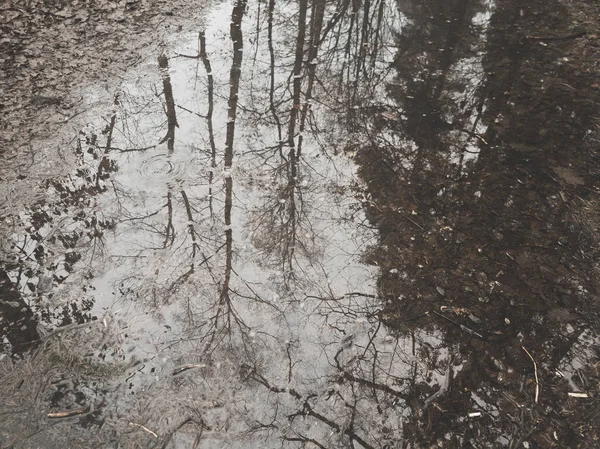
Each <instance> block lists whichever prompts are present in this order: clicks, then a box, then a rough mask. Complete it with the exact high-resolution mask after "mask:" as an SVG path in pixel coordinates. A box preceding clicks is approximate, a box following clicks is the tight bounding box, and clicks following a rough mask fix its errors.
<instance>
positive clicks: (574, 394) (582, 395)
mask: <svg viewBox="0 0 600 449" xmlns="http://www.w3.org/2000/svg"><path fill="white" fill-rule="evenodd" d="M569 396H570V397H572V398H589V397H590V395H589V394H587V393H577V392H572V391H569Z"/></svg>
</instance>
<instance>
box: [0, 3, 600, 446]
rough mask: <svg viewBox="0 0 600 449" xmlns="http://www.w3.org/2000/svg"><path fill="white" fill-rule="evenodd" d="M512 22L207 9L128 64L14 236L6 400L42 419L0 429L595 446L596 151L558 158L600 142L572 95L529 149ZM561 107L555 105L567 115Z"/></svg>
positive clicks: (288, 8) (7, 274) (441, 11)
mask: <svg viewBox="0 0 600 449" xmlns="http://www.w3.org/2000/svg"><path fill="white" fill-rule="evenodd" d="M504 6H506V5H504ZM510 7H511V8H512V9H511V11H512V12H513V13H515V14H516V15H515V17H524V16H526V18H524V19H523V20H524V21H525V20H531V19H530V16H529V15H526V14H525V13H521V12H519V11H522V10H520V9H519V8H517V9H515V7H514V6H512V5H511V6H510ZM504 14H507V10H506V9H505V8H504V9H503V8H499V7H498V5H497V4H496V3H495V2H492V1H475V2H473V1H471V2H468V1H456V2H451V3H443V4H440V2H433V1H432V2H420V3H418V4H417V3H414V2H404V1H399V2H397V3H387V2H385V1H383V0H376V1H373V0H371V1H366V2H364V3H362V4H359V3H358V2H341V3H340V4H338V5H334V4H329V3H325V2H314V3H309V2H308V1H307V0H300V2H299V3H298V4H293V5H292V4H279V3H276V2H274V1H273V0H271V1H268V2H262V1H259V2H254V1H249V2H246V1H243V0H238V1H236V2H234V3H231V2H224V3H215V4H214V5H213V6H212V7H211V9H210V11H209V12H208V13H207V15H206V18H205V21H204V23H206V26H204V27H202V28H201V29H199V30H198V33H184V34H183V33H182V34H181V35H179V36H177V38H173V39H172V40H171V41H169V42H168V43H166V44H164V45H162V46H160V51H159V52H158V53H156V54H154V55H152V56H150V57H148V59H147V60H145V61H144V62H142V63H141V64H140V66H139V68H137V69H135V68H134V69H132V70H131V71H129V72H128V73H126V74H125V76H124V77H123V81H122V83H121V84H120V85H119V87H118V89H117V90H116V91H115V93H114V102H113V105H112V106H111V107H110V108H104V109H102V110H100V109H101V108H99V110H98V114H97V119H96V121H94V122H92V123H89V124H88V126H87V127H85V128H84V129H81V130H78V133H77V138H76V139H75V140H74V141H73V145H72V146H71V147H70V148H68V149H65V150H64V151H70V152H71V153H72V154H73V158H74V160H75V163H74V169H73V170H72V172H71V173H70V174H69V175H68V176H59V177H46V178H44V180H43V181H42V182H43V183H44V186H45V187H46V191H47V195H46V197H45V198H44V199H42V200H40V201H39V202H38V203H37V204H36V205H35V207H32V208H29V209H26V210H20V211H18V212H15V214H14V216H11V217H9V218H7V220H12V223H13V224H14V229H15V231H14V234H13V235H11V236H9V237H8V238H9V239H10V241H11V242H12V249H13V252H12V254H11V258H10V259H9V261H8V263H7V264H6V265H5V268H2V269H1V270H0V285H1V288H2V293H3V298H2V303H1V309H0V311H1V314H2V322H1V323H2V328H1V329H2V336H3V339H4V341H3V345H4V351H5V353H6V354H10V355H11V356H12V360H11V357H10V356H5V357H4V359H3V360H2V361H1V363H2V365H0V366H1V367H2V370H3V371H2V372H3V377H5V379H6V381H5V382H4V383H5V385H6V387H5V389H4V390H3V392H2V395H3V396H6V397H8V398H11V399H10V401H12V402H10V403H12V404H21V405H23V404H24V405H23V407H22V410H25V411H19V412H15V413H14V414H13V415H11V417H10V419H9V420H7V421H6V423H7V424H6V425H5V428H6V429H7V430H4V429H2V430H3V433H0V437H2V438H7V435H8V436H14V437H13V438H15V440H16V441H17V442H16V443H15V444H16V445H15V447H28V445H31V444H34V443H35V442H38V441H43V439H44V438H49V437H51V438H52V439H53V441H55V443H56V447H59V446H60V445H63V446H64V444H67V445H68V444H71V442H72V441H75V439H83V441H89V442H90V444H92V441H93V439H94V438H96V437H93V436H92V435H99V436H98V437H97V438H100V439H101V440H102V441H103V442H104V443H108V444H109V446H110V447H113V446H114V447H121V446H122V445H138V446H140V447H162V448H167V447H173V448H175V447H190V446H191V447H194V448H202V447H206V448H208V447H211V448H214V447H281V446H282V445H286V446H287V445H289V446H290V447H364V448H375V447H378V448H379V447H381V448H383V447H402V448H408V447H411V448H412V447H433V446H431V445H437V446H439V447H511V448H516V447H544V448H545V447H553V445H555V444H559V443H557V442H562V443H561V444H563V447H570V446H567V445H568V444H571V442H575V441H577V442H578V443H577V444H579V443H581V442H584V441H587V440H586V438H591V437H592V435H593V434H594V431H593V429H592V428H591V427H590V428H583V427H582V425H583V424H582V423H585V422H588V421H592V420H593V419H597V417H595V418H594V416H596V415H597V413H596V415H592V414H593V413H594V407H597V404H596V399H595V396H594V395H596V394H597V392H598V388H599V387H598V385H600V384H598V372H597V357H598V354H597V349H596V348H597V347H598V346H597V345H598V339H597V328H596V327H595V325H594V324H593V322H592V319H591V318H590V317H593V316H597V315H594V314H597V305H595V302H594V301H595V299H594V298H595V295H596V292H597V290H596V289H597V285H596V282H597V281H596V273H595V272H594V269H595V267H594V266H593V263H592V260H593V257H594V254H595V252H594V251H596V250H595V249H590V250H589V251H588V250H587V249H585V248H584V247H583V246H582V243H581V242H582V241H583V240H582V239H588V240H587V241H588V242H591V243H590V245H591V247H590V248H597V247H598V246H597V241H595V240H594V238H593V233H591V232H590V223H593V216H594V215H593V214H594V212H593V211H594V204H597V203H595V202H594V201H597V200H596V199H595V198H594V197H593V196H591V194H590V192H593V181H592V178H591V175H590V173H589V172H586V168H585V167H586V164H587V163H588V162H587V161H588V159H589V157H591V153H590V152H589V151H588V152H586V153H585V154H583V153H584V152H582V154H581V155H579V156H578V157H576V156H573V155H571V156H569V157H568V159H566V160H563V159H561V157H562V156H563V153H562V152H564V150H560V149H557V148H556V147H555V146H552V145H551V142H557V141H559V140H557V139H562V140H560V142H565V143H566V142H569V141H573V140H574V141H577V139H578V138H579V137H581V139H583V138H584V136H589V133H588V128H589V126H590V125H589V123H588V122H586V123H582V122H581V120H580V119H579V118H578V117H579V115H581V114H583V112H585V109H582V108H584V106H580V105H581V104H582V103H578V102H577V101H574V102H573V101H572V99H570V98H567V97H565V98H564V99H561V101H563V100H564V101H563V108H564V109H565V111H569V112H568V114H570V115H567V116H569V117H571V119H570V121H568V120H567V122H568V123H566V124H564V129H566V130H567V131H568V132H569V133H570V135H572V136H574V137H573V138H569V137H562V138H561V137H558V136H557V135H554V134H553V132H552V131H549V130H547V131H546V134H543V133H542V132H541V131H542V130H541V129H540V133H539V134H538V135H537V136H536V137H535V138H534V137H531V136H530V137H527V136H521V135H516V134H515V133H514V129H520V127H521V126H525V125H523V124H522V123H523V122H525V121H526V119H524V118H523V116H522V113H521V112H519V110H517V109H518V108H522V109H523V110H525V109H526V108H528V107H529V108H530V109H531V110H533V111H535V106H531V103H532V100H531V99H530V98H528V97H526V94H524V93H523V92H524V90H523V86H520V85H517V83H518V81H515V80H516V79H518V76H521V79H522V80H523V79H525V80H529V78H530V77H531V73H532V71H533V69H531V68H528V64H529V65H531V66H535V65H536V64H537V66H536V67H545V64H548V61H547V57H546V56H542V57H538V56H536V54H535V53H532V52H531V50H530V49H529V48H528V47H527V48H525V49H521V48H520V47H519V50H518V51H517V50H515V48H513V47H510V45H513V46H517V43H516V42H513V41H510V42H509V44H507V45H508V48H505V47H502V46H500V45H499V44H498V40H501V39H502V38H504V37H505V34H503V33H505V32H506V31H499V29H500V28H501V26H502V24H503V23H504V22H506V20H507V19H506V18H505V17H504ZM185 29H188V28H187V27H186V28H185ZM536 58H537V59H536ZM564 76H565V77H567V78H568V76H570V75H569V74H568V73H567V74H565V75H564ZM502 89H504V91H503V93H502V98H505V97H506V98H508V99H507V100H506V101H504V102H502V103H501V100H500V99H499V98H500V94H499V92H500V91H501V90H502ZM511 95H512V97H511ZM544 95H546V94H544ZM544 95H541V98H542V103H541V104H542V106H540V110H541V111H542V112H543V113H544V114H546V115H547V116H548V117H550V116H552V114H559V115H560V117H558V118H557V117H554V116H552V117H553V118H554V119H556V120H558V119H560V120H563V121H564V120H566V118H565V116H563V115H562V114H563V113H562V112H556V109H555V108H552V107H551V106H548V105H547V102H548V101H549V100H547V99H546V97H544ZM509 97H510V98H509ZM506 98H505V99H506ZM511 98H514V100H512V99H511ZM552 98H554V97H552ZM513 101H514V103H511V102H513ZM544 101H546V103H544ZM531 110H530V111H529V112H530V113H531ZM564 114H567V112H565V113H564ZM529 117H530V119H528V120H529V121H528V122H527V126H530V127H534V126H536V125H537V118H536V117H537V116H536V115H535V114H530V115H529ZM574 117H577V118H574ZM582 120H583V119H582ZM538 129H539V127H538ZM528 139H529V140H528ZM552 139H554V140H552ZM525 147H527V149H525V150H524V148H525ZM534 147H535V148H534ZM561 151H562V152H561ZM544 158H546V159H544ZM567 162H569V164H570V165H569V166H568V167H567V166H565V165H564V164H565V163H567ZM588 166H589V165H588ZM557 173H558V175H556V174H557ZM561 173H568V174H569V176H568V178H569V179H576V180H577V183H568V185H565V184H564V183H561V182H560V181H559V180H557V179H555V178H554V176H555V175H556V176H559V177H560V179H563V178H564V179H566V175H565V176H562V175H561ZM565 182H566V181H565ZM569 204H571V205H572V206H570V207H569ZM576 205H577V208H576V207H575V206H576ZM583 206H585V207H583ZM580 208H582V209H581V210H582V211H584V212H585V211H587V212H585V213H584V212H579V209H580ZM565 216H568V217H569V218H568V219H567V218H564V217H565ZM590 217H592V218H590ZM586 220H587V221H586ZM582 236H583V237H582ZM540 388H541V392H540ZM576 390H577V391H578V392H580V393H581V392H582V391H583V392H585V393H586V394H589V396H588V397H586V398H584V399H583V402H582V403H583V404H584V406H585V407H583V408H582V409H581V410H579V411H576V410H575V407H576V406H577V404H576V403H575V402H573V401H575V399H572V398H571V397H570V396H568V394H567V393H568V392H574V391H576ZM34 391H38V393H37V394H34V393H32V392H34ZM34 397H35V399H32V398H34ZM32 401H33V402H35V403H36V404H37V406H36V407H33V406H32V405H31V404H32ZM7 403H8V402H7ZM595 404H596V405H595ZM15 410H16V409H15ZM30 422H33V423H35V426H34V429H33V430H32V431H28V432H25V433H23V432H24V431H23V428H24V427H23V426H24V425H25V423H30ZM556 422H559V423H560V426H558V427H556V426H555V427H552V426H553V425H554V424H552V423H556ZM532 426H533V427H532ZM1 428H2V427H0V429H1ZM67 429H71V430H67ZM0 441H2V440H0ZM7 441H11V440H10V438H8V439H7ZM78 441H80V440H78ZM2 443H4V442H3V441H2ZM525 443H527V445H525ZM574 444H575V443H574ZM582 444H583V443H582ZM53 447H54V446H53ZM61 447H62V446H61ZM573 447H576V446H573ZM582 447H583V446H582Z"/></svg>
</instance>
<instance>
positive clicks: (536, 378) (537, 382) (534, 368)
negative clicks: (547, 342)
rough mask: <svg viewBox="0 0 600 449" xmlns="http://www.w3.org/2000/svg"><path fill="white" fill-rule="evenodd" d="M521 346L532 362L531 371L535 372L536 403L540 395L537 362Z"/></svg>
mask: <svg viewBox="0 0 600 449" xmlns="http://www.w3.org/2000/svg"><path fill="white" fill-rule="evenodd" d="M521 347H522V348H523V351H525V352H526V353H527V355H528V356H529V358H530V359H531V361H532V362H533V372H534V374H535V403H536V404H537V402H538V399H539V397H540V381H539V379H538V372H537V363H535V360H534V359H533V357H532V355H531V354H530V353H529V351H528V350H527V349H526V348H525V346H521Z"/></svg>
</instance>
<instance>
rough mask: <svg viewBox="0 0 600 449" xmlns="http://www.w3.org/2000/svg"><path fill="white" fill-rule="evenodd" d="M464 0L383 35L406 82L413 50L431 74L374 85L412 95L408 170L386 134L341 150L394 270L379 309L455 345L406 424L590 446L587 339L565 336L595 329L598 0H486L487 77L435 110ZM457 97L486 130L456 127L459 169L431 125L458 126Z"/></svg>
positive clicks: (592, 403) (458, 50) (451, 436)
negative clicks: (367, 198)
mask: <svg viewBox="0 0 600 449" xmlns="http://www.w3.org/2000/svg"><path fill="white" fill-rule="evenodd" d="M469 4H470V2H468V1H460V0H459V1H453V2H447V3H444V4H443V6H442V8H441V10H440V8H439V6H440V4H439V2H427V1H426V2H419V4H418V5H416V6H415V7H414V9H413V10H412V15H410V17H411V19H413V20H414V28H411V31H410V32H409V33H407V34H405V35H404V36H403V37H401V38H400V39H399V46H400V51H399V56H398V62H397V64H398V72H399V73H400V74H401V75H400V76H401V77H405V78H404V79H405V80H406V82H407V83H408V85H409V86H410V85H411V83H412V80H413V79H414V78H417V77H418V76H420V75H421V74H422V73H423V72H422V71H421V70H422V69H423V67H421V66H419V64H414V65H413V64H411V63H410V62H411V60H410V58H411V54H413V53H412V52H414V54H418V51H415V48H419V51H423V50H424V51H425V52H426V53H427V54H428V55H429V56H430V59H429V66H428V67H426V69H427V72H426V73H437V76H430V77H428V78H426V80H425V81H424V82H419V83H413V85H412V87H411V88H410V89H409V90H408V92H403V91H397V90H395V89H394V88H390V91H389V92H390V95H392V96H398V97H400V96H403V97H402V99H403V100H407V101H409V102H411V107H410V109H408V111H409V112H408V113H407V115H408V119H407V121H406V123H405V124H404V128H403V129H402V132H403V133H404V134H405V135H406V136H407V137H408V138H410V139H412V140H413V141H415V142H416V143H417V145H418V147H419V150H418V151H419V153H418V155H417V156H416V158H415V162H414V166H413V167H412V170H406V171H405V172H403V173H401V174H400V175H399V173H398V171H397V169H395V166H394V165H393V164H390V163H389V161H390V159H391V158H393V155H391V154H389V153H388V152H387V151H389V150H387V149H379V148H376V147H375V148H366V149H363V150H362V151H360V150H359V151H360V152H359V156H358V160H359V163H360V165H361V173H362V176H363V178H364V179H365V180H367V181H368V184H369V186H370V189H369V193H370V195H371V196H372V198H373V201H374V203H376V204H377V205H378V207H371V208H370V209H369V210H370V217H371V221H372V222H373V223H375V224H377V226H378V228H379V230H380V232H381V235H382V243H383V244H384V247H383V248H380V249H378V250H376V251H375V252H374V254H372V261H373V262H374V263H377V264H378V265H379V266H381V267H384V268H392V267H394V268H396V269H397V270H399V272H400V273H406V275H405V276H400V277H399V276H398V275H397V274H395V272H389V270H388V274H386V275H384V276H382V277H381V278H380V280H379V289H380V293H381V295H382V296H383V297H386V298H389V300H390V302H389V305H388V307H387V308H386V310H385V311H384V312H383V313H384V320H385V322H386V323H387V324H388V325H389V326H392V327H395V328H397V329H398V332H401V333H404V332H409V331H410V329H414V328H415V327H421V326H436V327H438V328H439V327H441V328H443V329H444V332H445V335H446V337H445V338H446V344H447V346H448V348H449V350H450V351H451V352H453V353H455V359H454V362H453V364H454V365H455V370H456V371H457V372H456V374H454V375H453V376H452V378H451V380H450V382H449V387H448V392H447V394H445V395H443V396H441V398H440V399H439V400H438V402H437V403H436V404H429V405H428V406H427V407H425V408H421V406H422V405H423V400H424V399H425V398H427V397H428V396H429V395H430V394H431V392H428V391H426V390H425V388H426V386H425V385H422V386H417V387H416V391H415V401H414V402H415V406H414V407H415V408H416V409H418V410H420V411H421V416H422V418H419V419H414V420H413V421H412V422H410V423H409V424H408V425H407V426H406V431H407V432H409V433H410V434H412V435H413V437H414V440H415V442H416V443H417V444H419V445H423V446H422V447H430V446H429V445H431V444H433V443H435V442H436V441H441V442H444V443H443V444H442V446H443V447H457V448H458V447H496V446H499V447H505V444H506V445H507V446H508V447H511V448H516V447H539V448H550V447H573V448H576V447H582V448H583V447H586V448H593V447H599V445H600V440H599V438H600V432H599V430H598V429H600V402H599V401H600V371H599V369H600V360H599V357H600V351H599V349H600V348H598V347H597V346H595V347H592V348H589V347H586V345H582V344H581V342H580V341H579V339H580V337H581V336H582V335H583V334H589V336H598V332H599V331H600V300H599V297H598V293H599V292H600V291H599V286H600V284H599V280H600V278H599V274H600V272H599V271H598V268H599V267H598V256H599V255H600V253H599V250H600V239H599V237H598V233H597V232H596V230H597V220H598V210H599V209H598V207H599V204H600V203H599V200H598V192H599V190H598V189H599V187H600V183H599V181H600V180H599V175H600V165H599V160H600V159H599V158H600V145H598V142H599V140H598V138H599V136H600V114H599V109H598V105H599V104H600V89H599V86H598V73H599V70H598V69H599V60H600V40H599V38H598V33H599V32H600V28H599V23H598V17H600V5H598V3H597V2H591V1H590V2H585V1H575V2H568V3H566V2H557V1H550V2H548V1H532V2H526V4H524V3H523V2H516V1H510V0H507V1H499V2H498V3H497V6H496V12H495V13H494V15H493V16H492V20H491V27H490V30H489V31H488V36H487V43H486V44H485V52H486V55H485V57H484V59H483V67H484V70H485V72H486V73H487V80H486V81H485V82H484V83H483V84H482V85H480V86H479V87H478V91H477V98H475V99H471V100H470V101H471V103H467V104H466V105H465V104H463V105H461V106H463V110H462V111H459V112H458V113H456V115H455V117H456V118H455V121H454V123H452V124H449V123H447V122H446V121H445V120H443V119H442V117H441V112H440V111H447V110H451V109H452V108H453V107H454V105H453V103H451V99H449V98H448V97H447V96H445V95H444V91H445V90H446V89H448V88H452V86H451V85H449V82H448V81H447V80H446V77H447V71H448V68H449V66H450V63H451V62H452V61H454V60H455V59H458V58H461V57H465V56H466V54H465V52H466V51H468V49H469V42H470V41H472V40H473V39H477V36H476V35H474V32H473V30H472V29H470V28H469V27H468V26H465V22H466V21H467V19H468V17H470V16H471V15H472V13H470V11H469V7H470V6H469ZM431 29H433V30H436V33H435V34H433V33H431V34H428V31H426V30H431ZM439 49H445V51H444V52H443V53H442V55H441V56H440V51H439ZM407 62H408V63H407ZM469 108H470V109H471V110H470V111H469V110H468V109H469ZM473 111H476V112H475V114H476V115H477V114H478V116H479V119H480V120H481V123H482V124H485V126H486V127H487V129H486V131H485V133H484V134H483V135H474V134H473V137H472V138H473V140H474V141H475V143H476V144H477V145H478V146H479V147H480V149H481V152H480V154H479V158H478V160H477V161H476V162H474V163H472V164H471V163H468V164H464V166H462V167H461V166H459V165H458V164H455V163H452V162H450V163H449V162H448V159H447V158H446V155H447V153H448V149H449V148H450V146H451V145H453V143H454V142H453V141H452V140H451V138H449V137H448V136H449V133H448V131H449V129H454V130H455V131H459V133H460V132H466V133H468V132H469V130H462V131H461V128H462V124H461V121H460V117H461V116H460V114H463V116H464V115H466V114H467V112H473ZM458 144H459V145H460V142H459V143H458ZM461 162H462V161H461ZM383 271H384V272H385V271H386V270H383ZM399 298H401V299H402V300H399ZM578 341H579V342H578ZM589 341H592V339H591V338H590V339H589ZM525 349H527V350H528V351H529V353H530V354H531V355H532V356H533V358H534V359H535V363H536V368H535V369H534V364H533V363H532V360H531V358H530V357H529V356H528V354H527V352H526V351H525ZM567 357H581V359H582V360H585V363H584V364H583V365H582V366H581V367H580V368H579V370H578V376H577V377H576V378H573V382H574V383H575V384H576V385H577V387H578V388H580V391H585V392H587V393H588V395H589V398H587V399H575V398H570V397H569V396H567V392H568V390H569V389H572V387H573V386H572V385H571V386H569V383H568V382H567V380H566V379H565V378H564V377H562V376H561V371H560V369H561V367H562V366H563V365H564V364H565V359H566V358H567ZM457 366H460V369H458V368H456V367H457ZM536 370H537V373H536V372H535V371H536ZM535 376H539V379H538V380H536V378H535ZM536 383H539V389H540V391H539V400H537V401H536V399H535V396H536V394H535V389H536ZM472 393H475V394H476V395H477V396H478V397H480V398H483V401H484V402H485V403H486V404H487V407H488V411H487V413H484V415H483V416H482V417H481V418H478V419H477V421H476V422H473V420H469V419H465V415H466V414H467V412H468V411H469V410H470V409H471V408H472V406H473V395H472ZM523 442H527V444H528V445H527V446H522V444H523ZM407 447H408V446H407ZM419 447H421V446H419Z"/></svg>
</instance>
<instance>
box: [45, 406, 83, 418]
mask: <svg viewBox="0 0 600 449" xmlns="http://www.w3.org/2000/svg"><path fill="white" fill-rule="evenodd" d="M89 409H90V408H89V406H88V407H81V408H76V409H74V410H65V411H63V412H51V413H48V415H46V416H48V418H69V417H71V416H75V415H81V414H83V413H86V412H87V411H88V410H89Z"/></svg>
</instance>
